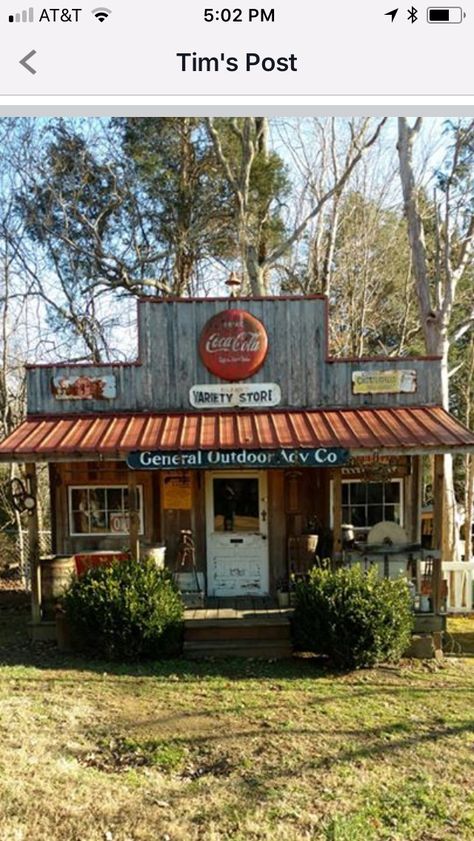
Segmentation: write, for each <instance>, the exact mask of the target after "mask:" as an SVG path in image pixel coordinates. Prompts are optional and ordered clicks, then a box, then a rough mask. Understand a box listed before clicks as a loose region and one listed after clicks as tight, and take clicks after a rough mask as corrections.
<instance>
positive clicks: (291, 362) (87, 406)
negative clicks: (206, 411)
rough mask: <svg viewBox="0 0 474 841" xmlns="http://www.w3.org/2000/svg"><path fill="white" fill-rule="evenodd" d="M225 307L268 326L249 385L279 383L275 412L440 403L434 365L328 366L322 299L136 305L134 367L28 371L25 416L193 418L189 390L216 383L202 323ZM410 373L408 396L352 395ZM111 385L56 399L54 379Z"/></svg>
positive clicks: (335, 362)
mask: <svg viewBox="0 0 474 841" xmlns="http://www.w3.org/2000/svg"><path fill="white" fill-rule="evenodd" d="M226 307H232V308H236V307H241V308H243V309H246V310H248V311H249V312H251V313H252V314H253V315H255V316H256V317H257V318H259V319H260V320H261V321H262V322H263V324H264V325H265V327H266V330H267V333H268V337H269V351H268V355H267V358H266V360H265V363H264V365H263V367H262V368H261V369H260V371H258V373H257V374H255V376H253V377H252V378H250V379H248V380H246V381H245V382H247V383H259V382H262V383H263V382H265V383H270V382H274V383H278V384H279V386H280V388H281V392H282V400H281V404H280V406H281V408H290V407H292V408H308V409H311V408H318V407H320V406H326V407H329V406H334V407H342V406H354V407H357V406H389V405H402V406H403V405H408V406H409V405H420V404H439V403H440V402H441V383H440V379H441V375H440V363H439V361H438V360H432V359H431V360H430V359H410V358H404V359H389V360H387V359H372V360H369V361H367V360H365V361H361V360H349V361H344V360H336V359H329V360H328V359H327V356H326V348H327V306H326V301H325V300H324V299H323V298H293V299H292V298H288V299H272V298H269V299H256V300H242V301H237V300H227V299H220V300H215V299H210V300H207V299H202V300H193V301H186V300H185V299H183V300H179V301H177V300H173V301H164V302H155V301H150V300H146V301H142V302H140V305H139V307H138V314H139V346H138V355H139V361H138V362H137V363H136V364H132V365H102V366H99V367H96V366H93V365H81V366H74V365H69V366H68V365H57V366H54V367H52V366H45V367H37V368H34V367H33V368H29V369H28V412H29V413H30V414H36V413H40V414H76V413H84V412H91V413H97V412H111V411H118V412H130V411H166V410H169V411H183V410H187V411H193V409H192V407H191V405H190V402H189V391H190V388H191V387H192V386H195V385H197V384H211V383H219V382H222V381H220V380H219V379H218V378H217V377H215V376H214V375H213V374H211V373H210V372H209V371H208V370H207V369H206V368H205V366H204V365H203V363H202V361H201V359H200V356H199V353H198V341H199V336H200V333H201V331H202V329H203V327H204V325H205V324H206V322H207V321H208V320H209V319H210V318H211V317H212V316H213V315H215V314H216V313H218V312H221V311H222V310H224V309H225V308H226ZM406 369H410V370H414V371H416V373H417V389H416V391H415V392H414V393H413V394H395V395H394V394H376V395H366V394H359V395H355V394H353V393H352V374H353V372H355V371H387V370H392V371H393V370H406ZM79 375H84V376H89V377H97V376H100V375H104V376H110V375H113V376H115V378H116V385H117V396H116V397H115V398H114V399H109V400H95V399H93V400H58V399H57V398H55V397H54V395H53V394H52V389H51V383H52V379H53V377H59V376H65V377H75V376H76V377H77V376H79Z"/></svg>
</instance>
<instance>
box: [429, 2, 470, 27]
mask: <svg viewBox="0 0 474 841" xmlns="http://www.w3.org/2000/svg"><path fill="white" fill-rule="evenodd" d="M465 17H466V12H463V10H462V9H461V7H460V6H430V7H429V8H428V9H427V18H428V23H462V21H463V19H464V18H465Z"/></svg>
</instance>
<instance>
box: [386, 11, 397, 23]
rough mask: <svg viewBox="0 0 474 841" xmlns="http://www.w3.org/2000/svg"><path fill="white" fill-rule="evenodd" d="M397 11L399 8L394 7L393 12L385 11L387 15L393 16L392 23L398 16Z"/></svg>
mask: <svg viewBox="0 0 474 841" xmlns="http://www.w3.org/2000/svg"><path fill="white" fill-rule="evenodd" d="M397 12H398V9H392V11H391V12H385V15H390V17H391V18H392V23H393V21H394V20H395V18H396V16H397Z"/></svg>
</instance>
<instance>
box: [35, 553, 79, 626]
mask: <svg viewBox="0 0 474 841" xmlns="http://www.w3.org/2000/svg"><path fill="white" fill-rule="evenodd" d="M40 564H41V604H42V609H43V619H54V616H55V607H56V603H57V601H58V599H59V598H60V597H61V596H62V594H63V593H64V591H65V590H66V588H67V587H68V585H69V584H70V582H71V578H72V575H73V574H74V573H75V571H76V567H75V563H74V556H72V555H47V556H46V557H43V558H41V561H40Z"/></svg>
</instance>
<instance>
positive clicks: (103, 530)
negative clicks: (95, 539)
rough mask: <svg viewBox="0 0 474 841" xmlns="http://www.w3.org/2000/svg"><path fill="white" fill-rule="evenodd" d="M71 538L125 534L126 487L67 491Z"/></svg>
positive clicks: (140, 509)
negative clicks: (76, 536)
mask: <svg viewBox="0 0 474 841" xmlns="http://www.w3.org/2000/svg"><path fill="white" fill-rule="evenodd" d="M138 499H139V514H140V534H143V492H142V488H141V486H140V487H138ZM69 524H70V534H71V535H72V536H74V535H107V534H117V535H120V534H128V532H129V525H130V517H129V505H128V487H127V485H108V486H106V487H105V486H100V487H98V486H96V485H95V486H86V485H79V486H76V487H70V488H69Z"/></svg>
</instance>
